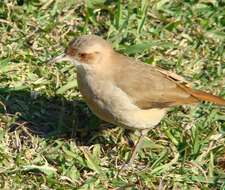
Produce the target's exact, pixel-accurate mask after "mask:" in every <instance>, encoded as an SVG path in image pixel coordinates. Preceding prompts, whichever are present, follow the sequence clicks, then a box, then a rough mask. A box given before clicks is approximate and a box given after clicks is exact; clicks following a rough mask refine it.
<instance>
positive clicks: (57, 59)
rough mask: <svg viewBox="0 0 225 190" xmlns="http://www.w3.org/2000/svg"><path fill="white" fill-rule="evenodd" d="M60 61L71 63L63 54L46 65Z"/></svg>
mask: <svg viewBox="0 0 225 190" xmlns="http://www.w3.org/2000/svg"><path fill="white" fill-rule="evenodd" d="M60 61H71V58H70V57H69V56H67V55H66V54H65V53H63V54H61V55H59V56H57V57H54V58H53V59H51V60H49V61H48V63H49V64H53V63H57V62H60Z"/></svg>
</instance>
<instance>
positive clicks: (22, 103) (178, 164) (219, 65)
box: [0, 0, 225, 190]
mask: <svg viewBox="0 0 225 190" xmlns="http://www.w3.org/2000/svg"><path fill="white" fill-rule="evenodd" d="M224 10H225V1H224V0H220V1H216V0H201V1H197V0H185V1H179V0H177V1H175V0H174V1H169V0H158V1H152V0H142V1H141V0H138V1H137V0H133V1H130V0H128V1H122V0H116V1H110V0H92V1H91V0H87V1H78V0H77V1H72V0H49V1H47V0H33V1H32V0H17V1H15V0H5V1H1V2H0V34H1V38H0V84H1V85H0V124H1V127H0V188H1V189H160V190H162V189H182V190H183V189H221V190H222V189H224V188H225V182H224V181H225V148H224V142H225V137H224V134H225V122H224V120H225V109H224V107H218V106H216V105H212V104H210V103H204V102H203V103H201V104H198V105H193V106H185V107H184V106H182V107H175V108H172V109H170V111H169V113H168V114H167V116H166V117H165V118H164V119H163V121H162V122H161V123H160V125H159V126H158V127H157V128H156V129H154V130H152V131H150V132H149V134H148V137H147V138H146V139H145V144H144V149H143V150H142V151H140V152H139V154H138V157H137V160H136V162H135V164H136V166H135V167H134V168H133V170H131V171H121V172H120V173H118V172H119V168H120V166H121V165H122V164H123V163H125V162H126V160H127V159H128V158H129V153H130V150H131V149H132V146H133V142H135V141H136V140H137V137H138V136H137V134H136V133H134V132H130V131H124V129H122V128H120V127H118V126H112V125H109V124H107V123H104V122H103V121H100V120H99V119H98V118H96V117H95V116H94V115H93V114H92V113H91V111H90V110H89V109H88V107H87V106H86V104H85V102H84V101H83V99H82V97H81V96H80V93H79V90H78V89H77V83H76V70H75V68H74V67H73V65H71V64H69V63H67V62H63V63H58V64H55V65H50V64H48V63H47V60H49V59H50V58H52V57H54V56H56V55H59V54H60V53H62V52H63V50H64V48H65V47H66V46H67V44H68V42H69V41H70V40H71V39H73V38H74V37H76V36H80V35H82V34H97V35H99V36H101V37H103V38H105V39H107V40H109V41H111V42H112V44H113V46H114V48H115V49H116V50H117V51H119V52H121V53H123V54H126V55H129V56H132V57H135V58H137V59H140V60H142V61H144V62H145V63H146V64H152V65H158V66H160V67H162V68H165V69H168V70H170V71H173V72H176V73H177V74H179V75H181V76H183V77H184V78H185V79H186V80H187V81H190V83H191V85H192V86H193V87H194V88H196V89H202V90H205V91H207V92H211V93H213V94H215V95H218V96H221V97H224V98H225V88H224V86H225V62H224V60H225V53H224V50H225V43H224V42H225V11H224ZM140 167H141V168H143V167H144V169H139V168H140Z"/></svg>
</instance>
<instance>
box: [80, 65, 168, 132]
mask: <svg viewBox="0 0 225 190" xmlns="http://www.w3.org/2000/svg"><path fill="white" fill-rule="evenodd" d="M81 76H82V77H81ZM77 81H78V87H79V90H80V92H81V94H82V96H83V98H84V99H85V101H86V103H87V105H88V107H89V108H90V109H91V111H92V112H93V113H94V114H96V115H97V116H98V117H99V118H100V119H102V120H104V121H107V122H110V123H113V124H118V125H121V126H124V127H127V128H131V129H134V128H135V129H146V128H152V127H154V126H155V125H157V124H158V123H159V121H160V120H161V119H162V117H163V116H164V115H165V110H161V109H149V110H141V109H139V108H138V107H137V106H136V105H134V104H133V103H132V100H131V99H130V98H129V97H128V96H127V95H126V93H124V92H123V91H122V90H121V89H119V88H117V87H116V85H114V84H113V83H112V82H110V81H105V80H102V79H101V78H99V77H98V76H96V75H90V74H88V75H87V71H85V70H83V69H80V70H78V72H77Z"/></svg>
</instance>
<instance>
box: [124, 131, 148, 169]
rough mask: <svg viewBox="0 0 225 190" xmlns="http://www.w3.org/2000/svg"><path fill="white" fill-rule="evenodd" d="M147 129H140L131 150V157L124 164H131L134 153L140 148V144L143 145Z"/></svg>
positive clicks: (134, 156) (128, 165)
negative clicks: (139, 133)
mask: <svg viewBox="0 0 225 190" xmlns="http://www.w3.org/2000/svg"><path fill="white" fill-rule="evenodd" d="M148 131H149V129H143V130H142V131H141V135H140V137H139V139H138V141H137V143H136V144H135V146H134V148H133V150H132V153H131V157H130V159H129V160H128V162H127V164H126V167H130V166H132V164H133V162H134V160H135V158H136V155H137V152H138V151H139V150H140V149H141V147H142V145H143V141H144V138H145V137H146V135H147V133H148Z"/></svg>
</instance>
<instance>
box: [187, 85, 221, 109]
mask: <svg viewBox="0 0 225 190" xmlns="http://www.w3.org/2000/svg"><path fill="white" fill-rule="evenodd" d="M189 93H190V94H191V95H192V96H193V97H195V98H197V99H198V100H200V101H207V102H212V103H214V104H217V105H220V106H225V99H223V98H220V97H218V96H215V95H212V94H209V93H207V92H203V91H201V90H193V89H189Z"/></svg>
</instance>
